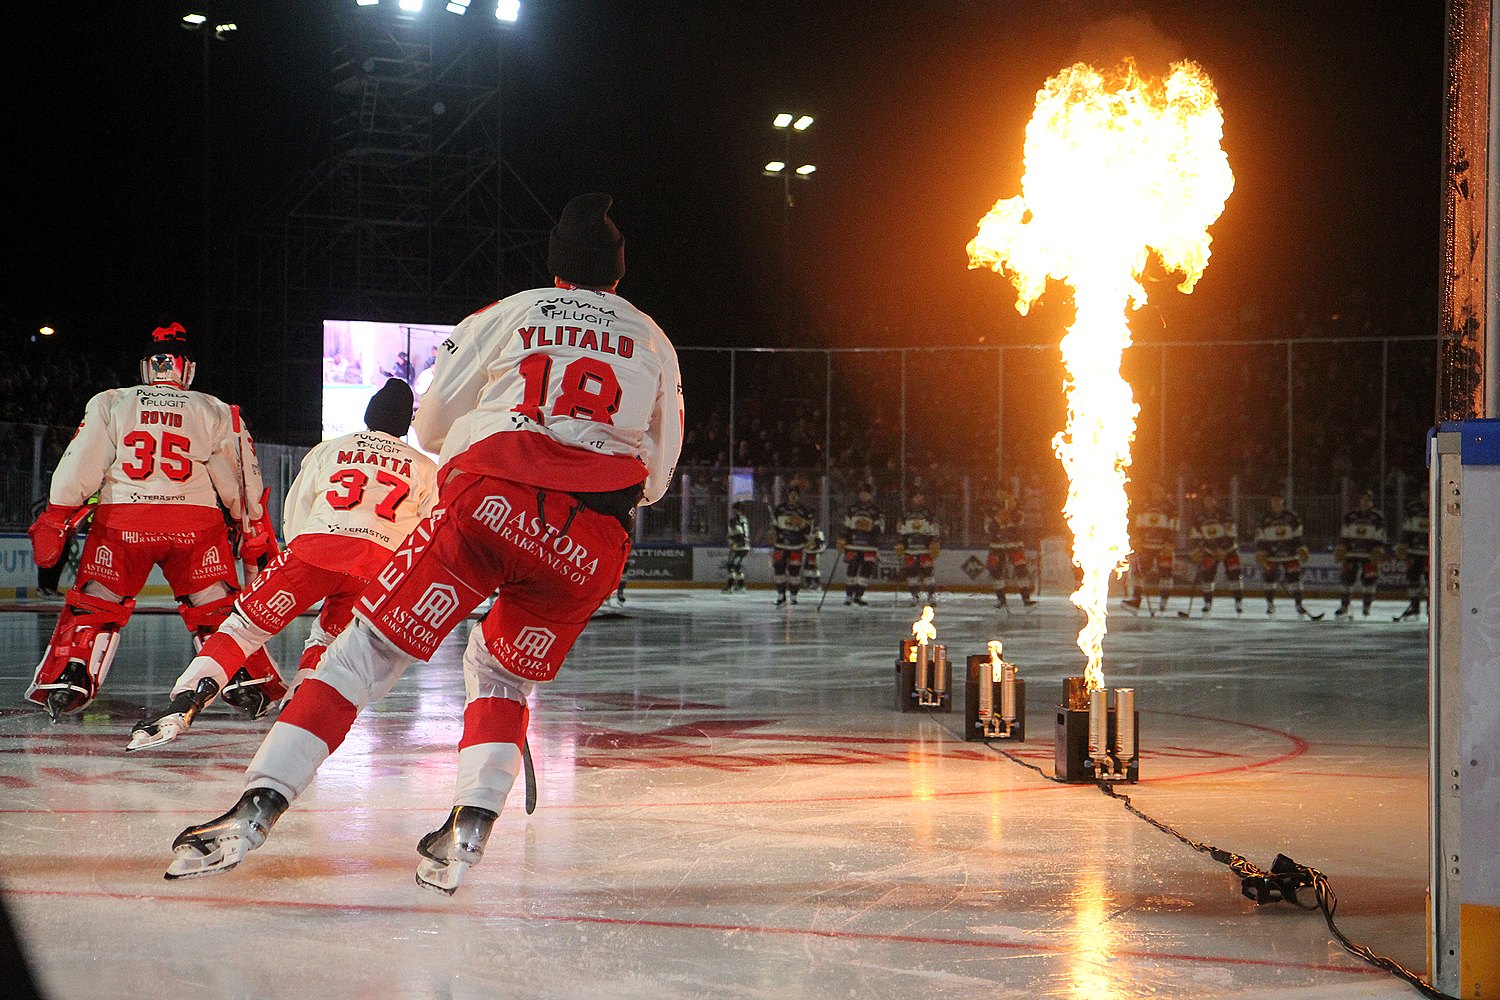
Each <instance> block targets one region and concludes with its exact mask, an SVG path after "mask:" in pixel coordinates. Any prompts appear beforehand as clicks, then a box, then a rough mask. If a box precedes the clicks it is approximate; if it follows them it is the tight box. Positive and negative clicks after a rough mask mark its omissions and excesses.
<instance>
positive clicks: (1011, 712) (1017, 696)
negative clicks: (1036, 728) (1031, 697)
mask: <svg viewBox="0 0 1500 1000" xmlns="http://www.w3.org/2000/svg"><path fill="white" fill-rule="evenodd" d="M967 666H968V672H967V678H966V679H967V681H968V683H967V684H966V685H965V686H964V739H966V740H1015V741H1016V742H1018V743H1019V742H1022V741H1024V740H1025V739H1026V681H1024V680H1023V679H1022V678H1021V677H1020V674H1019V671H1017V669H1016V665H1015V664H1014V663H1007V662H1005V661H1004V660H1001V661H1000V663H999V667H1000V670H999V673H1000V676H999V677H996V676H995V673H996V670H995V666H996V664H995V662H994V660H992V659H991V658H990V656H989V654H988V653H980V654H978V655H976V656H970V657H969V658H968V660H967Z"/></svg>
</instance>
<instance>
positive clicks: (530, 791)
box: [521, 740, 536, 816]
mask: <svg viewBox="0 0 1500 1000" xmlns="http://www.w3.org/2000/svg"><path fill="white" fill-rule="evenodd" d="M521 766H522V769H523V770H524V771H525V772H526V815H528V816H530V815H531V814H532V813H534V812H536V767H535V766H533V765H532V763H531V741H530V740H522V741H521Z"/></svg>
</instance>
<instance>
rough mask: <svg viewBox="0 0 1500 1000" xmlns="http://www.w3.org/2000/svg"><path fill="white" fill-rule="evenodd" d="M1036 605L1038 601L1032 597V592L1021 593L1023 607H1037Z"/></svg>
mask: <svg viewBox="0 0 1500 1000" xmlns="http://www.w3.org/2000/svg"><path fill="white" fill-rule="evenodd" d="M1036 605H1037V602H1036V601H1035V600H1033V599H1032V597H1031V595H1030V594H1022V595H1021V607H1023V608H1034V607H1036Z"/></svg>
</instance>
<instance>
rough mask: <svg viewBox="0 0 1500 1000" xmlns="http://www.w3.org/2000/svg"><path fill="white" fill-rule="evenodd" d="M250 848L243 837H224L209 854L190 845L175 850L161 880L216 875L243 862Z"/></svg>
mask: <svg viewBox="0 0 1500 1000" xmlns="http://www.w3.org/2000/svg"><path fill="white" fill-rule="evenodd" d="M249 852H250V846H249V844H247V843H246V842H245V839H244V838H243V837H225V838H223V839H221V840H220V841H218V845H217V849H216V850H214V851H213V852H212V853H210V854H200V853H198V850H197V849H196V848H194V847H193V846H192V845H191V844H184V845H182V846H181V847H179V848H177V851H176V856H175V857H174V858H173V859H172V863H171V864H170V865H168V866H167V870H166V873H165V874H164V875H163V876H162V877H163V878H165V879H167V880H169V881H171V880H175V879H180V878H199V877H201V876H204V875H217V874H219V873H220V872H227V871H229V869H231V868H233V867H235V866H236V865H238V864H239V863H240V862H241V861H243V860H245V855H246V854H248V853H249Z"/></svg>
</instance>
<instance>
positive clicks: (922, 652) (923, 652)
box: [917, 642, 932, 691]
mask: <svg viewBox="0 0 1500 1000" xmlns="http://www.w3.org/2000/svg"><path fill="white" fill-rule="evenodd" d="M927 647H928V644H927V643H925V642H919V643H917V690H918V691H925V690H927V689H928V688H929V687H931V686H932V684H931V680H930V678H931V675H930V674H929V673H928V667H927Z"/></svg>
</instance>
